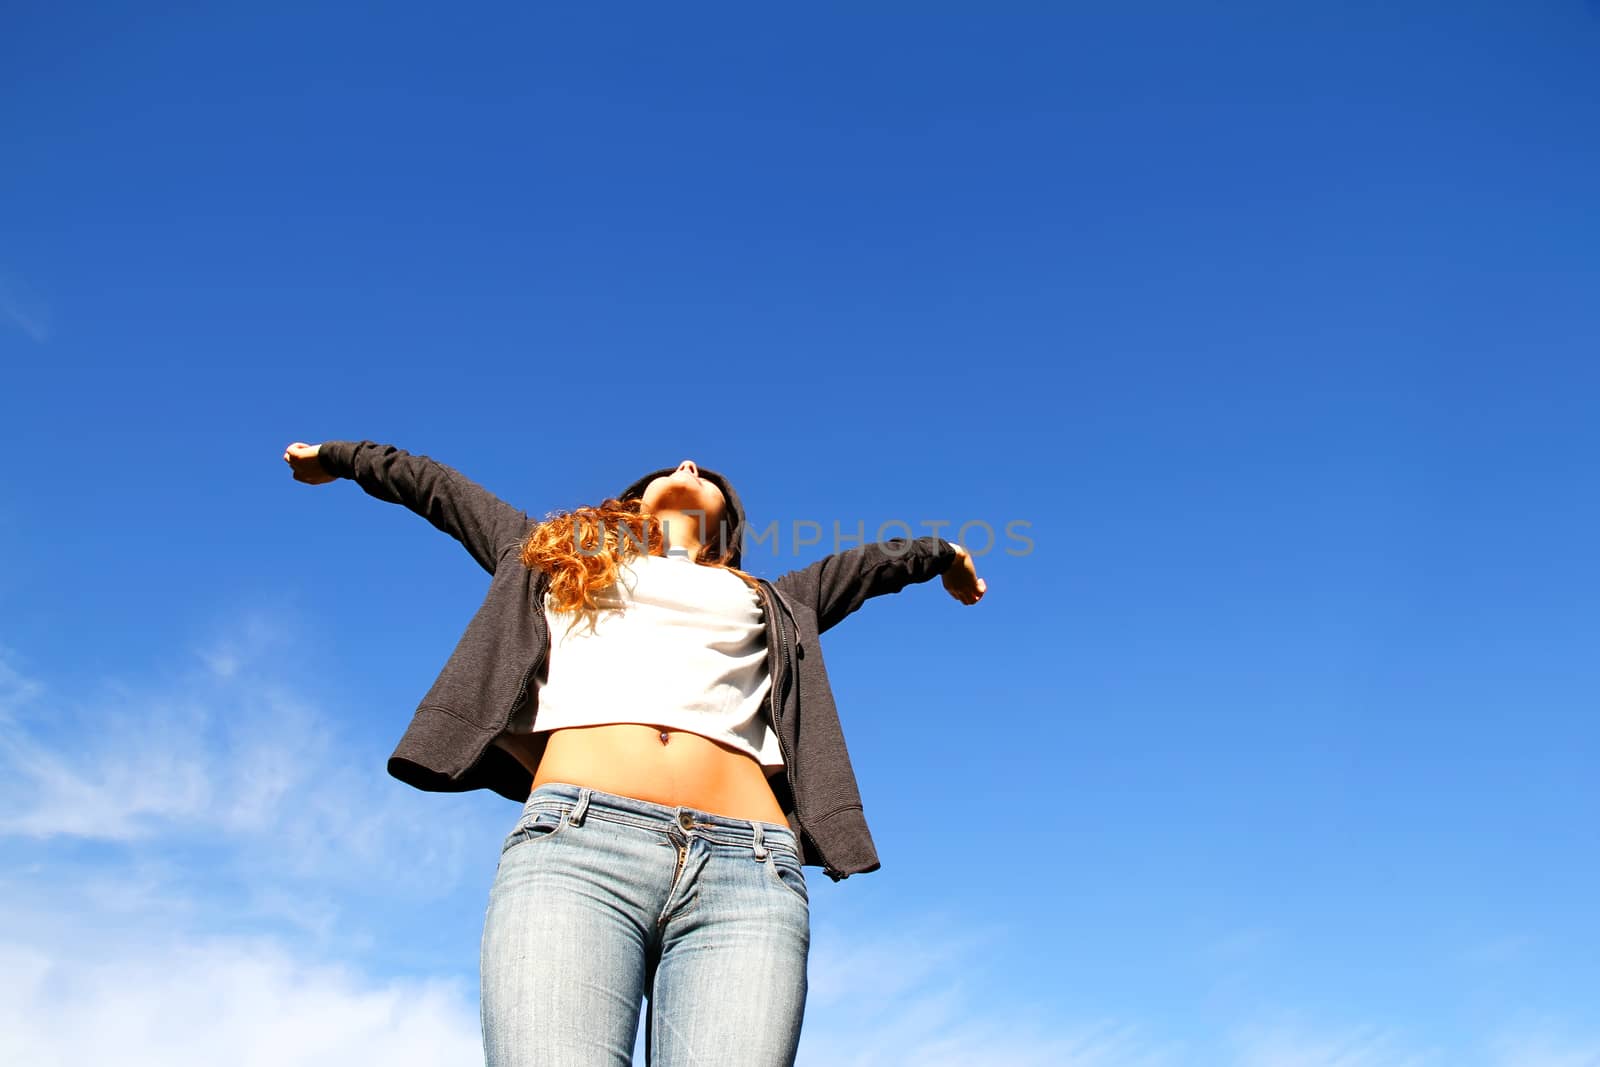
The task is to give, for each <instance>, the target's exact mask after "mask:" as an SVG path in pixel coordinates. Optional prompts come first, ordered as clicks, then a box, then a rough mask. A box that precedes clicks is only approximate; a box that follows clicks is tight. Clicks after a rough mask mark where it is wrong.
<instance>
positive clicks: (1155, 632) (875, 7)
mask: <svg viewBox="0 0 1600 1067" xmlns="http://www.w3.org/2000/svg"><path fill="white" fill-rule="evenodd" d="M1597 130H1600V6H1597V5H1595V4H1594V3H1584V2H1581V0H1534V2H1525V3H1518V4H1490V3H1472V2H1467V3H1462V2H1453V3H1448V4H1446V3H1420V2H1419V3H1410V4H1401V5H1395V4H1375V3H1364V4H1339V5H1334V4H1320V5H1308V4H1283V3H1265V2H1262V3H1242V2H1232V3H1225V4H1207V5H1194V4H1177V3H1145V4H1137V5H1128V4H1095V5H1088V4H1050V5H1046V4H1000V5H986V6H983V7H980V6H979V5H972V4H939V5H925V4H918V5H910V4H898V5H896V4H853V5H846V4H810V5H805V6H804V7H800V8H790V9H783V10H777V9H771V8H765V7H760V6H752V5H729V4H701V5H659V4H656V5H630V4H623V5H608V6H606V7H605V8H603V9H602V8H598V7H594V6H592V5H559V6H558V5H520V6H509V5H508V6H500V7H492V8H453V9H447V8H445V7H444V6H441V5H426V6H424V5H400V4H366V5H337V6H336V7H335V8H329V7H328V6H327V5H305V4H288V3H285V4H275V5H270V6H269V5H261V6H258V7H257V8H255V9H254V10H251V9H248V8H245V7H243V6H239V5H232V6H228V5H217V6H213V7H211V8H209V9H201V10H178V9H177V8H173V9H171V10H166V11H159V10H155V9H154V8H152V7H151V6H150V5H118V6H96V5H90V6H88V7H77V8H71V9H68V8H64V7H62V6H60V5H44V4H37V3H35V4H13V5H10V6H8V7H7V9H6V12H5V13H4V14H3V15H0V143H3V144H4V145H5V146H6V163H5V165H4V166H3V167H0V360H3V361H4V367H5V374H4V382H5V385H4V387H3V388H0V416H3V419H0V425H3V426H4V431H3V432H4V435H5V436H4V440H5V443H6V453H7V455H8V457H9V460H10V462H9V464H8V476H7V485H8V489H9V491H8V492H7V493H6V494H5V497H4V501H3V503H0V549H3V550H4V558H5V559H6V560H8V561H9V566H6V567H3V568H0V604H3V607H4V619H5V624H6V625H5V628H4V631H3V633H0V857H3V862H0V992H3V993H4V995H3V996H0V1059H4V1060H6V1061H7V1062H16V1063H28V1064H37V1065H63V1067H65V1065H77V1064H81V1063H87V1062H107V1063H118V1064H134V1065H145V1064H150V1065H155V1064H161V1065H163V1067H169V1065H180V1067H183V1065H189V1064H195V1065H198V1064H213V1063H215V1062H217V1061H218V1057H219V1056H221V1055H222V1054H223V1050H226V1052H227V1055H226V1056H225V1057H224V1058H226V1059H228V1061H229V1062H233V1063H238V1064H243V1065H247V1067H249V1065H255V1064H263V1065H264V1064H269V1063H271V1064H279V1063H286V1062H292V1063H296V1064H310V1065H322V1064H336V1063H337V1064H343V1063H346V1062H348V1061H349V1059H350V1058H351V1056H353V1055H355V1054H360V1055H361V1056H363V1057H367V1056H372V1057H380V1056H381V1057H382V1058H383V1059H384V1060H385V1061H386V1062H388V1063H390V1064H396V1065H401V1067H404V1065H409V1064H439V1063H470V1062H475V1061H476V1058H477V1057H478V1056H479V1048H478V1030H477V1026H478V1022H477V966H478V948H479V940H478V939H479V935H480V933H481V928H482V918H483V911H484V907H485V904H486V898H487V891H488V887H489V884H490V882H491V880H492V878H493V875H494V863H495V859H496V856H497V847H498V844H499V842H500V840H501V838H502V837H503V835H504V834H505V833H506V831H507V830H508V829H509V827H510V824H511V822H512V821H513V820H514V818H515V816H516V814H517V807H516V805H514V804H513V803H511V802H510V801H507V800H505V799H504V798H501V797H497V796H493V795H490V794H487V793H476V794H466V795H444V794H427V793H422V792H419V791H416V790H413V789H411V788H410V787H408V786H405V785H403V784H402V783H400V782H398V781H396V780H394V779H392V778H390V777H388V775H387V773H386V771H385V769H384V761H385V759H386V757H387V756H388V754H389V752H390V751H391V750H392V748H393V745H394V743H395V742H396V741H397V740H398V739H399V736H400V734H401V733H402V731H403V730H404V728H405V726H406V723H407V722H408V721H409V718H410V715H411V712H412V710H413V709H414V707H415V706H416V703H417V701H418V700H419V699H420V698H421V697H422V695H423V693H424V692H425V691H426V689H427V688H428V686H429V684H430V683H431V682H432V680H433V678H434V676H435V674H436V673H437V671H438V669H439V668H440V667H441V666H442V665H443V663H444V660H445V658H446V657H447V656H448V654H449V651H450V649H451V648H452V647H453V645H454V642H455V640H456V638H457V637H458V636H459V634H460V632H461V630H462V629H463V628H464V626H465V624H466V622H467V620H468V619H469V618H470V616H471V614H472V612H473V611H474V610H475V609H476V606H477V604H478V602H479V600H480V598H481V596H482V594H483V591H484V589H485V587H486V577H485V576H484V574H483V573H482V572H481V571H480V570H478V569H477V567H476V566H475V564H473V562H472V561H471V559H470V558H469V557H468V556H467V555H466V553H465V552H464V551H462V550H461V548H460V547H459V546H458V545H456V544H455V543H454V542H452V541H450V540H449V539H448V538H447V537H445V536H444V535H442V534H439V533H438V532H437V531H435V530H433V528H432V527H430V526H428V525H427V523H426V522H425V521H423V520H422V519H420V518H418V517H416V516H414V515H411V514H409V513H408V512H406V511H404V510H403V509H401V508H397V507H394V506H392V505H388V504H384V503H381V502H378V501H376V500H373V499H371V498H369V497H366V496H365V495H364V494H362V493H361V491H360V490H359V489H358V488H356V487H355V486H354V485H353V484H351V483H349V482H341V483H336V484H333V485H329V486H321V487H308V486H305V485H301V484H298V483H295V482H294V481H293V480H292V479H291V478H290V477H289V472H288V469H287V467H286V466H285V465H284V464H283V462H282V460H281V458H280V456H281V453H282V450H283V448H284V446H285V445H286V444H288V443H289V442H291V441H296V440H305V441H313V442H314V441H321V440H327V439H361V438H369V439H373V440H378V441H384V442H389V443H394V444H397V445H400V446H401V447H403V448H406V449H408V450H411V451H414V452H420V453H423V454H426V455H430V456H433V457H434V458H436V459H439V460H442V461H444V462H446V463H449V464H451V465H453V466H456V467H458V468H459V469H461V470H463V471H464V472H466V473H468V474H469V475H470V476H471V477H473V478H475V479H476V480H478V481H480V482H482V483H483V484H485V485H487V486H488V487H489V488H491V489H493V490H494V491H495V492H497V493H499V494H501V495H502V496H504V497H506V498H507V499H509V500H512V501H514V502H516V503H517V504H518V505H519V506H522V507H524V508H526V509H528V510H529V511H530V512H533V513H535V514H542V513H544V512H547V511H550V510H555V509H560V508H566V507H571V506H574V505H577V504H580V503H592V502H595V501H596V500H597V499H598V496H599V495H602V494H607V493H614V492H616V491H617V490H619V489H620V488H622V487H623V486H624V485H626V484H627V483H628V482H629V481H631V480H632V479H633V478H634V477H636V476H637V475H638V474H640V473H643V472H644V471H646V470H649V469H652V468H654V467H658V466H662V465H665V464H669V463H676V462H677V461H678V460H681V459H683V458H685V457H691V458H693V459H695V460H696V461H698V462H700V463H703V464H705V465H707V466H710V467H713V468H716V469H718V470H721V471H723V472H725V473H726V474H728V475H729V477H730V478H732V479H733V481H734V483H735V485H736V486H738V488H739V489H740V492H741V495H742V496H743V498H744V500H745V503H746V505H747V507H748V509H749V511H750V513H751V518H752V520H753V521H755V522H756V523H757V525H760V526H765V525H766V524H768V523H771V522H777V523H778V524H779V528H780V530H782V531H785V533H784V535H783V537H782V539H781V540H780V544H779V551H778V552H777V553H773V552H771V551H770V550H768V549H763V554H754V555H752V556H751V557H750V558H749V564H750V566H751V568H752V569H753V570H755V571H757V572H758V573H762V574H765V575H766V576H768V577H776V576H777V575H778V574H781V573H782V572H783V571H785V570H788V569H790V568H792V567H797V566H801V565H804V564H805V563H807V562H810V561H811V560H812V559H815V558H818V557H819V556H820V555H822V554H824V553H825V552H826V551H829V550H831V547H832V546H831V545H830V544H829V543H828V537H829V535H831V527H832V524H833V523H835V522H837V523H838V524H839V525H840V526H841V527H842V528H843V529H844V530H846V531H847V532H848V531H853V530H855V529H856V528H857V525H858V524H864V525H865V527H866V529H867V530H868V531H869V534H870V533H871V532H872V531H876V530H878V529H880V528H882V524H884V523H891V522H894V521H900V522H904V523H907V524H910V525H911V526H912V527H913V528H915V530H916V532H919V533H921V532H927V531H928V530H929V529H930V528H929V527H927V526H926V525H925V524H926V523H928V522H937V521H944V522H949V523H951V524H952V525H951V526H950V527H947V528H946V530H947V531H948V530H951V529H954V528H956V527H959V526H961V525H962V524H970V525H969V527H968V537H967V538H966V540H967V543H968V544H969V546H970V547H971V548H972V550H973V551H974V553H975V554H976V556H977V562H978V567H979V573H980V574H982V575H983V576H984V577H985V578H986V579H987V581H988V583H989V591H988V594H987V596H986V597H985V599H984V600H983V601H982V603H980V604H978V605H976V606H972V607H964V606H962V605H960V604H958V603H956V602H955V601H954V600H953V599H951V598H950V597H949V596H948V595H947V594H945V593H944V592H943V590H942V589H941V588H940V586H939V584H938V583H937V582H936V581H935V582H932V583H929V584H927V585H923V586H914V587H911V588H909V589H907V590H905V591H904V592H902V593H901V594H899V595H897V596H894V597H886V598H882V599H879V600H875V601H873V602H871V603H869V604H868V605H867V606H866V607H865V608H864V609H863V610H862V611H861V612H859V613H858V614H856V615H854V616H852V617H851V618H850V619H849V620H847V621H846V622H845V623H843V624H842V625H840V626H839V627H838V628H837V629H836V630H834V631H832V632H830V633H829V634H828V635H827V637H826V638H825V640H824V647H825V649H826V651H827V655H828V663H829V671H830V677H831V679H832V682H833V686H834V691H835V695H836V697H837V700H838V704H839V709H840V714H841V717H842V720H843V722H844V725H845V729H846V731H847V737H848V739H849V743H850V751H851V756H852V759H853V762H854V765H855V768H856V771H857V774H858V777H859V781H860V785H861V789H862V795H863V799H864V802H865V806H866V812H867V816H868V819H869V821H870V823H871V826H872V830H873V833H874V836H875V839H876V842H877V845H878V850H879V854H880V857H881V859H882V862H883V867H882V869H881V870H879V871H876V872H873V873H871V874H867V875H861V876H858V877H855V878H851V879H850V880H848V881H846V882H842V883H839V884H837V885H836V884H834V883H832V882H831V881H829V880H828V879H827V878H826V877H824V876H822V875H821V873H820V871H809V872H808V873H809V874H810V883H811V893H812V896H811V900H812V921H813V949H812V957H811V970H810V975H811V982H812V985H811V996H810V1000H809V1003H808V1008H807V1016H806V1022H805V1030H804V1034H803V1037H802V1043H801V1062H802V1063H808V1064H828V1065H836V1064H846V1065H855V1064H861V1065H865V1064H873V1065H878V1064H898V1063H905V1064H918V1065H941V1064H956V1063H994V1064H1004V1065H1024V1067H1033V1065H1038V1067H1045V1065H1050V1067H1056V1065H1069V1067H1135V1065H1137V1067H1169V1065H1184V1067H1187V1065H1228V1067H1374V1065H1383V1067H1390V1065H1399V1067H1558V1065H1559V1067H1594V1065H1596V1064H1600V1025H1597V1023H1596V1020H1595V1017H1594V1015H1593V1012H1592V1009H1593V1004H1594V1002H1595V999H1596V992H1597V987H1600V965H1597V963H1596V960H1600V917H1597V913H1596V910H1595V908H1594V906H1593V902H1594V900H1595V899H1596V898H1597V896H1600V860H1597V856H1600V850H1597V846H1600V834H1597V832H1596V829H1595V827H1596V826H1597V825H1600V786H1597V785H1596V776H1595V773H1594V768H1595V766H1596V757H1597V756H1600V716H1597V715H1596V711H1597V709H1600V702H1597V697H1600V657H1596V655H1595V653H1594V649H1595V645H1596V640H1597V638H1600V617H1597V615H1596V612H1595V608H1594V605H1595V603H1596V592H1597V580H1600V567H1597V564H1596V554H1595V552H1594V549H1593V546H1594V544H1595V543H1596V540H1597V534H1600V495H1597V491H1596V488H1595V480H1594V476H1593V473H1594V470H1595V461H1596V459H1597V453H1600V449H1597V446H1600V429H1597V427H1600V419H1597V415H1600V403H1597V401H1600V395H1597V386H1600V373H1597V370H1596V364H1595V356H1596V350H1597V341H1600V301H1597V300H1596V290H1597V283H1600V201H1597V196H1596V192H1595V190H1596V188H1597V182H1596V173H1597V165H1600V142H1597V140H1596V131H1597ZM804 521H811V522H816V523H819V524H821V526H822V528H823V530H824V539H823V543H822V544H817V545H811V546H809V547H796V546H795V544H794V539H793V537H792V536H790V533H789V531H792V529H793V524H794V523H795V522H804ZM1013 521H1018V522H1022V523H1026V524H1028V525H1027V526H1026V527H1025V528H1024V529H1025V531H1026V535H1027V537H1028V538H1029V542H1030V544H1029V550H1027V551H1022V552H1015V553H1013V552H1008V551H1007V549H1008V548H1010V549H1016V548H1018V547H1019V546H1018V543H1017V542H1016V541H1014V540H1012V539H1008V538H1007V536H1006V534H1005V526H1006V524H1007V523H1009V522H1013ZM986 528H988V529H992V530H994V531H995V543H994V544H993V546H992V547H990V546H988V545H986V537H985V535H984V533H983V531H984V530H985V529H986ZM896 532H898V531H897V530H895V529H890V530H888V532H887V535H888V536H893V535H894V534H895V533H896ZM845 547H848V546H845ZM641 1062H642V1058H641Z"/></svg>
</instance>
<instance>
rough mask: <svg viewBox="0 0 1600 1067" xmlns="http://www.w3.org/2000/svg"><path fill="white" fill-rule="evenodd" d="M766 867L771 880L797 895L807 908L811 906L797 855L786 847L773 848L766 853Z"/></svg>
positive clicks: (809, 895)
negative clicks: (769, 872) (770, 874)
mask: <svg viewBox="0 0 1600 1067" xmlns="http://www.w3.org/2000/svg"><path fill="white" fill-rule="evenodd" d="M766 867H767V870H769V871H771V872H772V878H773V881H775V882H777V883H778V884H779V885H781V886H783V887H784V889H786V890H788V891H789V892H791V893H793V894H794V895H795V896H797V897H799V898H800V900H801V901H802V902H803V903H804V904H805V905H806V907H807V908H808V909H809V908H810V907H811V894H810V891H809V890H808V889H807V888H806V875H805V872H804V871H803V870H801V868H800V857H799V856H796V855H795V854H794V853H793V852H790V851H788V850H787V849H782V848H775V849H772V850H770V851H769V852H768V853H767V862H766Z"/></svg>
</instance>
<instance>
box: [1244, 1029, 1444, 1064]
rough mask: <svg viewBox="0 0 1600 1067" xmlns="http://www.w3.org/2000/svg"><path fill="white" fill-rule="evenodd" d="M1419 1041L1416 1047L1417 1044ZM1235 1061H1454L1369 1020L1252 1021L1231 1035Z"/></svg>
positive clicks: (1414, 1062)
mask: <svg viewBox="0 0 1600 1067" xmlns="http://www.w3.org/2000/svg"><path fill="white" fill-rule="evenodd" d="M1419 1046H1420V1047H1419ZM1234 1050H1235V1054H1234V1056H1233V1057H1232V1058H1231V1059H1230V1062H1231V1063H1234V1064H1237V1067H1447V1065H1449V1067H1455V1065H1458V1064H1459V1063H1460V1061H1459V1060H1458V1059H1454V1058H1452V1057H1449V1056H1446V1055H1445V1054H1444V1053H1443V1052H1442V1051H1440V1050H1438V1049H1434V1048H1430V1047H1427V1043H1426V1042H1424V1041H1422V1040H1420V1039H1419V1038H1418V1037H1417V1035H1413V1034H1406V1033H1400V1032H1396V1031H1393V1030H1389V1029H1386V1028H1384V1027H1380V1026H1375V1025H1372V1024H1369V1023H1360V1022H1358V1023H1351V1024H1348V1025H1343V1026H1340V1025H1329V1026H1314V1025H1310V1024H1305V1023H1299V1022H1272V1023H1253V1024H1248V1025H1245V1026H1242V1027H1240V1028H1239V1029H1238V1030H1237V1031H1236V1032H1235V1035H1234Z"/></svg>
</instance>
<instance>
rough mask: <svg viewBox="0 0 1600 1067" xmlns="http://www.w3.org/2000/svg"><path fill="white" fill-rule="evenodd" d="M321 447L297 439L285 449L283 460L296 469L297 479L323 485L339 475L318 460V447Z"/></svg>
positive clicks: (310, 483)
mask: <svg viewBox="0 0 1600 1067" xmlns="http://www.w3.org/2000/svg"><path fill="white" fill-rule="evenodd" d="M321 447H322V446H321V445H308V444H306V443H305V442H304V441H296V442H295V443H294V444H292V445H290V446H289V447H288V448H286V449H284V450H283V461H284V462H285V463H287V464H289V467H290V468H291V469H292V470H293V471H294V480H295V481H297V482H305V483H306V484H307V485H321V484H323V483H324V482H331V481H334V480H335V478H336V477H337V475H333V474H329V473H328V472H327V471H325V470H323V469H322V464H321V463H319V462H318V461H317V449H319V448H321Z"/></svg>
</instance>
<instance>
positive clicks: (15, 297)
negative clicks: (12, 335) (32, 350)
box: [0, 269, 51, 344]
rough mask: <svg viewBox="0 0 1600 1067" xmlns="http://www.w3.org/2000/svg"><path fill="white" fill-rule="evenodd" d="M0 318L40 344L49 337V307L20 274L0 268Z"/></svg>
mask: <svg viewBox="0 0 1600 1067" xmlns="http://www.w3.org/2000/svg"><path fill="white" fill-rule="evenodd" d="M0 320H4V321H6V322H9V323H10V324H11V325H13V326H15V327H16V328H17V329H19V330H21V331H22V332H23V333H25V334H27V335H28V336H29V337H30V338H32V339H33V340H34V341H37V342H39V343H40V344H43V343H44V342H45V341H48V340H49V339H50V334H51V321H50V308H49V307H48V306H47V305H46V304H45V302H44V300H43V298H41V297H40V296H39V294H38V293H36V292H34V291H33V289H32V288H31V287H30V286H29V285H28V283H27V282H25V281H23V280H22V278H21V276H19V275H18V274H16V273H14V272H12V271H8V270H5V269H0Z"/></svg>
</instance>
